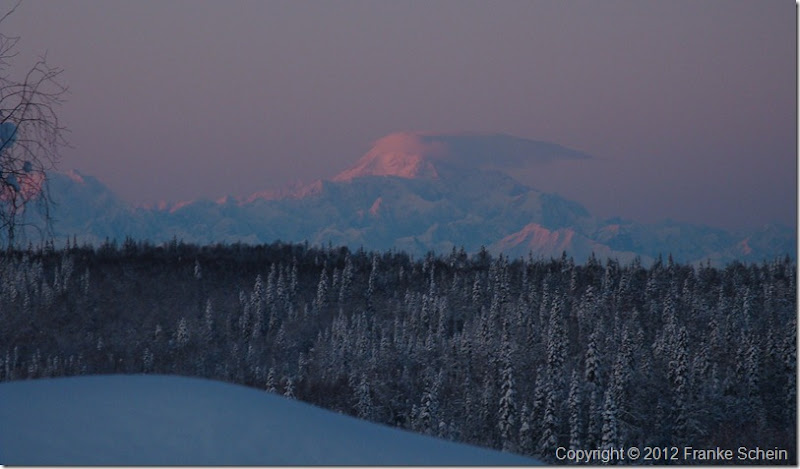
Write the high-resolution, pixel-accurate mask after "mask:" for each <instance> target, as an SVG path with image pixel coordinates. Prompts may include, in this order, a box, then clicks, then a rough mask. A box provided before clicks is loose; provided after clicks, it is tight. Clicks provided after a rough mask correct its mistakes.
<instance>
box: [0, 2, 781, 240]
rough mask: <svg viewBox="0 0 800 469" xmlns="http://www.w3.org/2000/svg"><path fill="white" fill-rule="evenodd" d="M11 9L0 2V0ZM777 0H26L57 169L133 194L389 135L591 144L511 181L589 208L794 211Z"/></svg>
mask: <svg viewBox="0 0 800 469" xmlns="http://www.w3.org/2000/svg"><path fill="white" fill-rule="evenodd" d="M10 3H11V2H9V1H8V0H0V5H3V6H7V5H9V4H10ZM796 18H797V16H796V6H795V4H794V2H792V1H791V0H781V1H777V0H749V1H736V0H721V1H714V0H702V1H701V0H691V1H685V0H683V1H682V0H657V1H647V0H628V1H611V0H603V1H597V0H592V1H576V0H540V1H537V0H520V1H512V0H480V1H468V0H453V1H450V0H424V1H423V0H418V1H403V0H391V1H390V0H363V1H345V0H329V1H296V0H289V1H262V0H259V1H241V0H238V1H224V2H223V1H218V0H214V1H198V0H192V1H176V0H169V1H162V0H156V1H136V2H132V1H109V0H103V1H76V0H58V1H54V0H42V1H39V0H25V1H24V2H23V4H22V5H21V6H20V7H19V9H18V11H17V12H16V13H15V14H14V15H13V16H12V17H11V18H9V19H8V20H7V21H6V22H4V23H3V25H2V27H3V32H4V33H5V34H12V35H20V36H22V40H21V41H20V43H19V48H20V50H21V52H23V54H22V55H21V56H20V57H19V59H18V61H17V62H16V65H17V66H19V67H20V68H23V67H24V66H25V65H30V61H31V58H32V54H40V53H43V52H45V51H47V53H48V58H49V60H50V62H52V63H53V64H56V65H59V66H61V67H63V68H64V69H65V74H64V78H65V81H66V83H67V84H68V85H69V87H70V89H71V95H70V96H69V102H68V103H67V104H66V105H65V106H64V107H63V112H62V115H63V118H64V120H65V123H66V124H67V125H68V126H69V128H70V129H71V135H70V140H71V142H72V144H73V146H74V148H73V149H69V150H67V151H66V152H65V154H64V158H63V162H62V163H63V164H62V167H63V168H64V169H68V168H77V169H79V170H81V171H83V172H85V173H88V174H92V175H94V176H97V177H98V178H100V179H101V180H102V181H104V182H105V183H106V184H108V185H109V186H110V187H111V188H112V189H113V190H114V191H116V192H117V193H118V194H119V195H121V196H122V197H123V198H125V199H127V200H129V201H131V202H134V203H139V202H152V201H157V200H161V199H166V200H180V199H190V198H198V197H209V198H216V197H218V196H221V195H225V194H233V195H245V194H249V193H251V192H255V191H257V190H261V189H266V188H273V187H277V186H281V185H283V184H284V183H285V182H287V181H294V180H298V179H300V180H303V181H311V180H313V179H316V178H327V177H331V176H333V175H334V174H336V173H337V172H339V171H340V170H342V169H344V168H345V167H348V166H350V165H352V164H353V163H354V162H355V161H356V160H357V159H358V158H359V157H360V156H361V155H362V154H364V153H365V152H366V151H367V150H368V149H369V147H370V146H371V143H372V142H373V141H375V140H377V139H378V138H380V137H382V136H384V135H386V134H388V133H391V132H394V131H399V130H431V131H437V130H448V131H450V130H473V131H489V132H504V133H509V134H513V135H517V136H520V137H527V138H533V139H540V140H546V141H551V142H555V143H559V144H561V145H564V146H567V147H570V148H574V149H577V150H581V151H583V152H586V153H589V154H592V155H596V156H597V157H598V158H596V159H594V160H591V161H572V162H558V163H554V164H551V165H547V166H543V167H539V168H535V169H531V170H528V171H525V172H524V173H521V174H519V175H518V176H519V178H520V179H521V180H523V181H524V182H526V183H529V184H531V185H533V186H534V187H537V188H539V189H542V190H546V191H551V192H558V193H559V194H561V195H563V196H566V197H569V198H572V199H575V200H577V201H579V202H581V203H583V204H584V205H585V206H586V207H587V208H588V209H589V210H591V211H592V212H593V213H594V214H596V215H600V216H613V215H620V216H625V217H630V218H634V219H637V220H639V221H645V222H647V221H656V220H661V219H664V218H667V217H670V218H673V219H676V220H681V221H689V222H701V223H707V224H712V225H717V226H723V227H740V226H758V225H760V224H763V223H766V222H770V221H778V222H782V223H786V224H794V223H795V220H796V214H797V205H796V194H797V169H796V168H797V145H796V132H797V119H796V109H797V97H796V76H797V75H796V69H797V52H796V45H797V43H796V25H797V20H796Z"/></svg>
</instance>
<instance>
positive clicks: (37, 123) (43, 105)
mask: <svg viewBox="0 0 800 469" xmlns="http://www.w3.org/2000/svg"><path fill="white" fill-rule="evenodd" d="M19 4H20V2H19V1H18V2H17V3H16V4H15V5H14V6H13V7H12V8H11V9H10V10H9V11H8V12H6V13H3V14H1V15H2V16H0V24H2V22H3V21H6V20H7V19H8V18H9V17H10V15H11V14H12V13H14V11H15V10H16V8H17V7H18V6H19ZM19 40H20V38H19V37H16V36H6V35H4V34H3V33H1V32H0V239H2V238H3V237H4V238H5V239H3V241H4V242H5V244H6V246H7V247H8V248H9V249H11V248H13V247H14V246H15V244H16V242H17V236H18V234H19V231H20V229H21V228H23V227H27V226H31V227H34V228H35V229H36V230H38V232H39V234H40V235H41V236H42V237H43V238H44V237H48V236H51V235H52V223H51V221H52V219H51V208H52V205H53V201H52V199H51V198H50V193H49V187H48V171H51V170H53V169H55V168H56V166H57V164H58V162H59V160H60V153H59V152H60V149H61V148H62V147H64V146H66V145H67V141H66V139H65V133H66V128H65V127H64V126H63V125H62V124H61V122H60V121H59V117H58V112H57V110H58V109H59V107H60V106H61V104H62V103H63V99H64V96H65V94H66V93H67V88H66V86H64V85H63V84H62V83H61V81H60V80H59V78H60V75H61V74H62V73H63V69H61V68H59V67H53V66H51V65H50V64H49V63H48V62H47V57H46V56H41V57H39V58H38V60H37V61H36V62H35V63H34V64H33V66H32V67H31V68H29V69H28V70H27V71H26V72H25V73H24V74H23V75H21V77H20V78H18V79H15V78H14V76H15V70H14V69H13V68H12V63H13V61H14V59H15V58H16V56H17V54H18V52H17V44H18V43H19ZM33 214H37V215H38V216H39V218H40V220H39V222H38V223H37V222H36V221H35V220H33V217H32V216H29V215H33Z"/></svg>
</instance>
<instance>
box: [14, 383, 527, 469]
mask: <svg viewBox="0 0 800 469" xmlns="http://www.w3.org/2000/svg"><path fill="white" fill-rule="evenodd" d="M0 463H2V464H10V465H533V464H539V462H538V461H535V460H532V459H527V458H523V457H521V456H516V455H512V454H507V453H500V452H496V451H491V450H487V449H482V448H477V447H472V446H466V445H461V444H456V443H452V442H447V441H443V440H438V439H435V438H430V437H425V436H421V435H416V434H413V433H409V432H405V431H401V430H397V429H393V428H389V427H385V426H381V425H376V424H372V423H368V422H364V421H361V420H357V419H354V418H351V417H348V416H344V415H339V414H335V413H332V412H329V411H326V410H323V409H320V408H317V407H314V406H311V405H308V404H304V403H301V402H297V401H292V400H287V399H285V398H283V397H280V396H276V395H274V394H269V393H266V392H264V391H259V390H257V389H252V388H246V387H243V386H237V385H233V384H228V383H221V382H216V381H209V380H202V379H196V378H186V377H177V376H152V375H125V376H123V375H114V376H83V377H74V378H58V379H41V380H33V381H16V382H7V383H2V384H0Z"/></svg>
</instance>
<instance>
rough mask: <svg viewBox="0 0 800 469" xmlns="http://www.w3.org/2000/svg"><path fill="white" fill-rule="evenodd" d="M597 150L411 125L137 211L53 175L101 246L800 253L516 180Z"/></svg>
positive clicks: (624, 255) (77, 230)
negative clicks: (258, 185) (322, 169)
mask: <svg viewBox="0 0 800 469" xmlns="http://www.w3.org/2000/svg"><path fill="white" fill-rule="evenodd" d="M563 158H567V159H575V158H590V156H589V155H587V154H585V153H582V152H579V151H576V150H571V149H568V148H565V147H562V146H560V145H556V144H553V143H547V142H540V141H533V140H528V139H522V138H518V137H512V136H509V135H503V134H479V133H445V134H434V133H424V132H402V133H395V134H391V135H389V136H387V137H384V138H382V139H380V140H378V141H377V142H376V143H375V144H374V146H373V147H372V148H371V149H370V150H369V151H368V152H367V153H366V154H365V155H364V156H363V157H362V158H360V159H359V160H358V161H357V162H356V163H355V164H354V165H353V166H352V167H350V168H347V169H345V170H343V171H341V172H340V173H338V174H337V175H335V176H333V177H332V178H331V179H329V180H320V181H314V182H312V183H310V184H300V183H295V184H292V185H290V186H287V187H286V188H284V189H277V190H267V191H262V192H259V193H256V194H252V195H251V196H247V197H241V198H233V197H224V198H221V199H218V200H215V201H212V200H197V201H188V202H180V203H171V204H167V203H164V204H157V205H154V206H149V207H137V208H133V207H130V206H128V205H126V204H124V203H123V202H121V201H120V200H119V199H118V198H117V197H116V196H114V195H113V194H112V193H111V192H110V191H109V190H108V189H107V188H105V187H104V186H103V185H102V184H101V183H100V182H99V181H97V180H96V179H94V178H91V177H89V176H86V175H83V174H80V173H78V172H76V171H72V172H69V173H66V174H53V177H52V184H51V187H52V193H53V198H54V199H55V200H56V202H57V203H58V206H57V207H56V211H55V213H54V216H55V218H56V224H55V231H56V234H57V235H58V236H60V237H62V238H63V237H66V236H69V237H72V236H73V235H74V236H75V237H77V238H78V240H79V241H90V242H94V243H96V242H98V241H102V240H103V239H105V238H106V237H108V238H116V239H117V240H122V239H124V238H125V237H126V236H131V237H133V238H143V239H150V240H152V241H154V242H163V241H168V240H170V239H172V238H173V237H176V238H178V239H183V240H184V241H186V242H198V243H210V242H236V241H242V242H249V243H271V242H273V241H276V240H281V241H286V242H302V241H308V242H309V243H312V244H328V243H332V244H334V245H347V246H349V247H351V248H359V247H365V248H367V249H390V248H396V249H402V250H406V251H409V252H411V253H413V254H416V255H421V254H425V253H426V252H428V251H430V250H434V251H438V252H449V251H450V250H452V249H453V248H456V249H458V248H460V247H462V246H463V247H464V248H465V249H466V250H467V251H468V252H477V251H478V250H480V249H481V247H486V248H487V249H489V250H490V251H491V252H494V253H499V252H503V253H505V254H507V255H509V256H512V257H518V256H527V255H528V254H532V255H534V256H536V257H538V256H541V257H544V258H548V257H559V256H560V255H561V253H562V251H566V252H567V253H568V254H569V255H571V256H572V257H573V258H574V259H575V260H576V261H578V262H582V261H584V260H586V259H587V258H588V257H589V256H590V255H591V254H592V253H594V254H595V256H596V257H597V258H599V259H603V258H617V259H619V260H620V261H627V260H630V259H633V258H634V257H636V256H640V257H641V259H642V261H643V262H645V263H647V262H648V261H650V260H651V259H654V258H656V257H657V256H658V255H659V254H663V255H664V256H666V255H667V254H668V253H671V254H672V255H673V257H674V258H675V259H676V260H679V261H683V262H701V261H706V260H710V261H711V262H712V263H715V264H723V263H726V262H729V261H731V260H734V259H740V260H761V259H771V258H774V257H776V256H783V255H786V254H789V255H790V256H792V257H796V243H795V239H796V234H795V232H794V230H793V229H790V228H785V227H776V226H767V227H764V228H763V229H761V230H758V231H755V232H752V233H750V232H742V233H730V232H727V231H725V230H721V229H716V228H711V227H706V226H699V225H690V224H681V223H675V222H671V221H666V222H663V223H659V224H649V225H645V224H641V223H636V222H634V221H630V220H622V219H610V220H601V219H598V218H597V217H593V216H592V215H591V214H590V213H589V212H588V211H587V210H586V209H585V208H584V207H583V206H581V205H580V204H579V203H577V202H574V201H570V200H566V199H564V198H562V197H560V196H557V195H555V194H548V193H543V192H541V191H538V190H536V189H535V188H532V187H529V186H526V185H524V184H521V183H519V182H518V181H516V180H515V179H514V178H513V174H514V170H515V169H516V168H520V167H524V166H526V165H530V164H536V163H541V162H545V161H550V160H553V159H563Z"/></svg>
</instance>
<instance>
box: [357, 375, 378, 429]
mask: <svg viewBox="0 0 800 469" xmlns="http://www.w3.org/2000/svg"><path fill="white" fill-rule="evenodd" d="M371 394H372V391H371V390H370V387H369V383H368V382H367V375H366V374H362V375H361V381H360V382H359V383H358V387H357V388H356V392H355V397H356V404H355V410H356V416H357V417H358V418H360V419H364V420H372V419H373V414H374V408H373V403H372V395H371Z"/></svg>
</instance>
